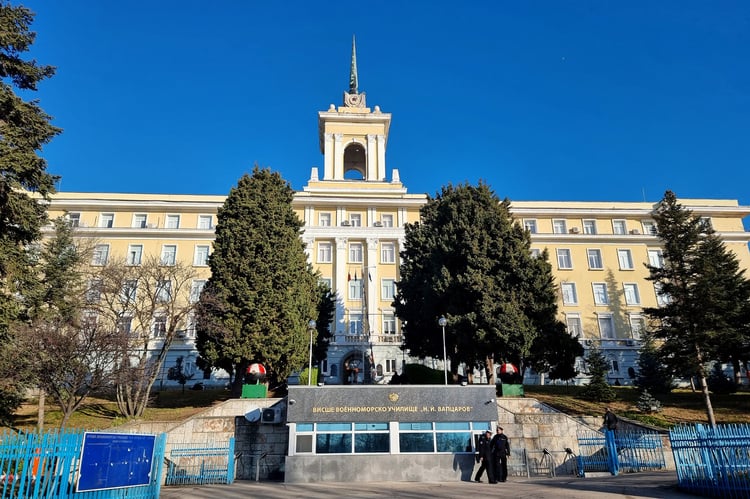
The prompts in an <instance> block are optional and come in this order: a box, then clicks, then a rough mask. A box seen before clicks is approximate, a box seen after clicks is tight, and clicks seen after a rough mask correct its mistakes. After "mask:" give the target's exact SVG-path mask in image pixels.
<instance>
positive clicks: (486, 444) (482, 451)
mask: <svg viewBox="0 0 750 499" xmlns="http://www.w3.org/2000/svg"><path fill="white" fill-rule="evenodd" d="M491 439H492V432H491V431H490V430H487V431H486V432H484V434H482V435H480V436H479V441H478V442H477V453H476V459H477V462H478V463H482V465H481V466H480V467H479V471H477V474H476V475H474V481H475V482H481V481H482V473H484V471H485V470H487V480H489V482H490V483H497V481H496V480H495V473H494V470H493V462H492V447H491Z"/></svg>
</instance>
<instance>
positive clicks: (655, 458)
mask: <svg viewBox="0 0 750 499" xmlns="http://www.w3.org/2000/svg"><path fill="white" fill-rule="evenodd" d="M578 452H579V455H578V458H577V464H578V474H579V475H580V476H583V475H584V474H585V473H586V472H587V471H588V472H609V473H611V474H613V475H617V474H618V473H620V471H627V472H638V471H647V470H659V469H664V468H666V462H665V459H664V446H663V443H662V440H661V435H659V434H658V433H655V432H642V431H609V430H606V431H605V432H604V433H601V432H598V431H581V432H578Z"/></svg>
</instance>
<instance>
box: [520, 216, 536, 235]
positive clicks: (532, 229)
mask: <svg viewBox="0 0 750 499" xmlns="http://www.w3.org/2000/svg"><path fill="white" fill-rule="evenodd" d="M523 228H524V229H526V230H527V231H529V233H531V234H536V232H537V229H536V220H534V219H524V221H523Z"/></svg>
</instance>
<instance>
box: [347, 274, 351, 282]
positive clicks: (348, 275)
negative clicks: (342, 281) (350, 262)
mask: <svg viewBox="0 0 750 499" xmlns="http://www.w3.org/2000/svg"><path fill="white" fill-rule="evenodd" d="M346 280H347V281H351V280H352V274H351V273H349V274H347V275H346Z"/></svg>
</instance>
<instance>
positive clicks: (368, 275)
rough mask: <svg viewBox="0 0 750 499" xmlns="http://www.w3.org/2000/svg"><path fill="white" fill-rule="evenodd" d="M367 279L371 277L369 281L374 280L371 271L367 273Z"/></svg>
mask: <svg viewBox="0 0 750 499" xmlns="http://www.w3.org/2000/svg"><path fill="white" fill-rule="evenodd" d="M367 279H369V281H370V282H372V276H371V275H370V273H369V272H368V273H367Z"/></svg>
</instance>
